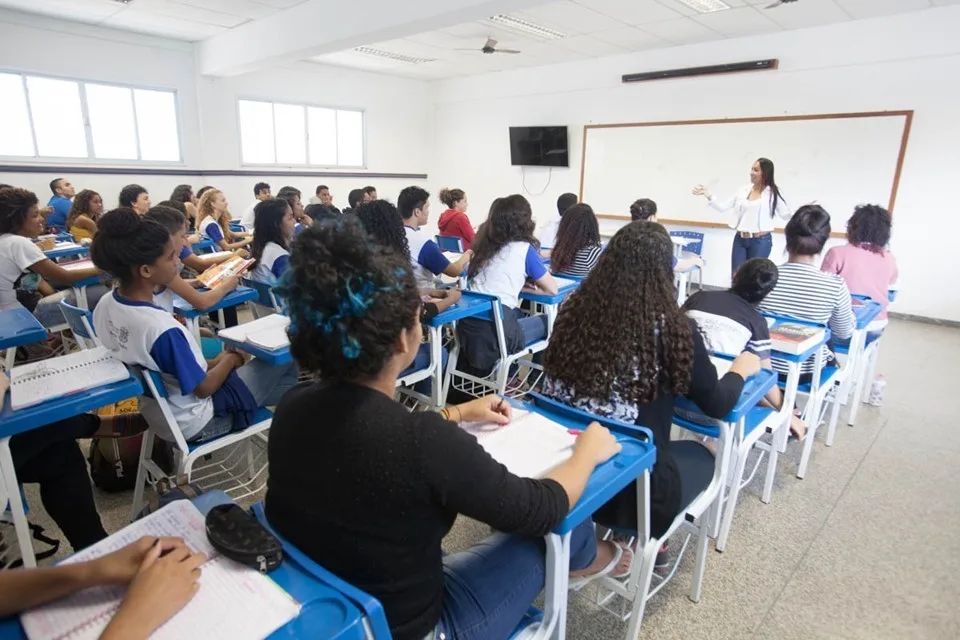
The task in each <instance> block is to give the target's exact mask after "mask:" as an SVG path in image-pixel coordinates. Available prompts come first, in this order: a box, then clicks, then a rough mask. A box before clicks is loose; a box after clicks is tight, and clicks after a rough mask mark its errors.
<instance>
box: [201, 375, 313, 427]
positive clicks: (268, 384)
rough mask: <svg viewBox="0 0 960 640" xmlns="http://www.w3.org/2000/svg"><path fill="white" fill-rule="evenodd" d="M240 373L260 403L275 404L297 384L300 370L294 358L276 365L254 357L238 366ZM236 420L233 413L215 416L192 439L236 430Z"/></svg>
mask: <svg viewBox="0 0 960 640" xmlns="http://www.w3.org/2000/svg"><path fill="white" fill-rule="evenodd" d="M237 375H238V376H240V379H241V380H243V384H245V385H247V389H249V390H250V395H252V396H253V399H254V400H256V402H257V406H258V407H272V406H274V405H276V404H278V403H279V402H280V398H282V397H283V394H285V393H286V392H287V391H289V390H290V388H291V387H293V386H294V385H295V384H297V378H298V377H299V375H300V374H299V372H298V371H297V365H296V363H294V362H291V363H289V364H284V365H279V366H276V365H272V364H269V363H266V362H264V361H263V360H257V359H256V358H254V359H253V360H251V361H250V362H248V363H247V364H245V365H243V366H242V367H240V368H239V369H237ZM233 421H234V417H233V416H232V415H231V416H220V417H214V418H212V419H211V420H210V422H208V423H207V424H205V425H204V426H203V429H202V430H201V431H200V433H198V434H197V435H195V436H194V437H192V438H190V442H194V443H198V442H207V441H209V440H214V439H216V438H219V437H220V436H223V435H226V434H228V433H230V432H231V431H233Z"/></svg>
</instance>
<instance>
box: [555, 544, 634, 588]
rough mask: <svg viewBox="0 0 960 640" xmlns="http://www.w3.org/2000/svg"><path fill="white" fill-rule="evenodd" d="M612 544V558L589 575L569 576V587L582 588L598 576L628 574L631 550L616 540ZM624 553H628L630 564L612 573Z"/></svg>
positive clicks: (613, 576)
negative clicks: (613, 547)
mask: <svg viewBox="0 0 960 640" xmlns="http://www.w3.org/2000/svg"><path fill="white" fill-rule="evenodd" d="M613 545H614V546H615V547H616V551H615V552H614V554H613V558H612V559H611V560H610V562H608V563H607V564H606V565H605V566H604V567H603V568H602V569H600V570H599V571H597V572H596V573H591V574H590V575H587V576H577V577H573V576H571V577H570V585H569V588H570V589H573V590H577V589H582V588H583V587H585V586H587V585H588V584H590V583H591V582H594V581H595V580H599V579H600V578H602V577H604V576H608V575H609V576H610V577H611V578H623V577H626V576H628V575H629V574H630V567H631V566H632V564H633V550H632V549H630V548H629V547H625V546H623V545H620V544H617V543H616V542H614V543H613ZM624 553H629V554H630V558H631V561H630V564H628V565H627V569H626V571H625V572H623V571H621V572H620V573H617V574H614V573H613V571H614V569H616V568H617V565H618V564H620V560H622V559H623V554H624Z"/></svg>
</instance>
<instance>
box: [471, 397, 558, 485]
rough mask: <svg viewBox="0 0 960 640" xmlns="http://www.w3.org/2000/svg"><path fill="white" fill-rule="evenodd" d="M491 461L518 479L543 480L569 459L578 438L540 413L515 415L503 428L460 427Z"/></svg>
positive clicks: (490, 426) (485, 424)
mask: <svg viewBox="0 0 960 640" xmlns="http://www.w3.org/2000/svg"><path fill="white" fill-rule="evenodd" d="M462 428H463V429H464V430H465V431H467V432H468V433H471V434H472V435H474V436H475V437H476V438H477V442H479V443H480V446H481V447H483V448H484V449H485V450H486V452H487V453H489V454H490V455H491V456H492V457H493V459H494V460H496V461H497V462H499V463H501V464H502V465H504V466H505V467H506V468H507V469H508V470H509V471H510V473H512V474H514V475H516V476H520V477H521V478H543V477H545V476H546V475H547V474H548V473H550V472H551V471H553V470H554V469H556V468H557V467H558V466H560V465H561V464H563V463H564V462H566V461H567V460H569V459H570V456H572V455H573V443H574V442H576V439H577V436H576V435H574V434H572V433H570V431H569V430H568V429H567V428H566V427H564V426H563V425H560V424H557V423H556V422H554V421H553V420H550V419H549V418H545V417H544V416H542V415H540V414H539V413H533V412H515V414H514V417H513V421H511V422H510V424H508V425H506V426H504V427H498V426H497V425H495V424H492V423H483V424H479V423H467V424H464V425H463V427H462Z"/></svg>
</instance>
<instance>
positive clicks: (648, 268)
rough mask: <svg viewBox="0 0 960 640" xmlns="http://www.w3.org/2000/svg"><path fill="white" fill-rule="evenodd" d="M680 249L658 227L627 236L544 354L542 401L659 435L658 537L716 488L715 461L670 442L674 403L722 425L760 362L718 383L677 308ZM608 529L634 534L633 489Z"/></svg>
mask: <svg viewBox="0 0 960 640" xmlns="http://www.w3.org/2000/svg"><path fill="white" fill-rule="evenodd" d="M672 256H673V245H672V243H671V242H670V236H669V235H668V234H667V231H666V229H664V228H663V227H662V226H660V225H659V224H656V223H651V222H633V223H631V224H628V225H627V226H625V227H623V228H622V229H620V231H619V232H617V234H616V235H615V236H614V237H613V239H612V240H611V241H610V244H609V245H607V248H606V250H605V251H604V252H603V255H601V257H600V261H599V262H598V263H597V266H596V267H595V268H594V269H593V271H592V272H591V273H590V275H589V277H587V279H586V280H584V281H583V283H581V285H580V287H579V288H578V289H577V291H575V292H574V293H573V294H572V295H571V296H570V297H569V298H568V299H567V301H566V303H564V305H563V306H562V307H561V308H560V314H559V316H558V317H557V322H556V325H555V326H554V330H553V335H552V336H551V338H550V346H549V347H548V348H547V353H546V358H545V359H544V368H545V370H546V373H547V378H546V381H545V384H544V393H545V394H546V395H548V396H550V397H552V398H555V399H557V400H558V401H560V402H563V403H564V404H568V405H571V406H573V407H576V408H578V409H582V410H584V411H587V412H589V413H592V414H596V415H600V416H604V417H608V418H614V419H616V420H620V421H622V422H628V423H636V424H638V425H642V426H644V427H648V428H649V429H651V430H652V431H653V434H654V442H655V444H656V445H657V462H656V464H655V465H654V468H653V472H652V474H651V494H650V499H651V508H650V523H651V528H652V534H653V535H654V536H659V535H661V534H663V533H664V532H665V531H666V530H667V528H668V527H669V526H670V523H671V522H673V519H674V518H675V517H676V515H677V514H678V513H679V512H680V510H681V509H683V508H684V507H685V506H686V505H687V504H689V503H690V501H691V500H692V499H693V498H694V497H696V496H697V495H698V494H699V493H700V492H701V491H702V490H703V489H704V488H706V486H707V485H708V484H709V483H710V479H711V477H712V476H713V468H714V461H713V454H712V453H711V452H710V451H709V450H708V449H707V448H706V447H704V446H703V445H702V444H701V443H699V442H695V441H692V440H680V441H676V442H672V441H671V440H670V426H671V424H672V418H673V404H674V400H675V398H676V397H677V396H686V397H688V398H690V399H691V400H693V401H694V402H696V403H697V405H699V406H700V408H701V409H702V410H703V411H704V413H706V414H707V415H708V416H711V417H714V418H721V417H723V416H724V415H726V414H727V413H728V412H729V411H730V410H731V409H732V408H733V407H734V405H735V404H736V402H737V399H738V398H739V397H740V392H741V390H742V389H743V383H744V380H746V379H747V378H748V377H749V376H751V375H753V374H755V373H756V372H757V371H759V369H760V359H759V358H757V356H755V355H754V354H751V353H743V354H741V355H740V356H738V357H737V359H736V360H735V361H734V363H733V366H732V367H731V368H730V371H729V373H727V374H725V375H724V376H723V377H722V378H719V379H718V376H717V370H716V368H715V367H714V366H713V363H712V362H711V361H710V357H709V355H708V354H707V350H706V348H705V347H704V344H703V339H702V338H701V337H700V333H699V332H698V331H697V329H696V324H695V323H694V321H693V320H691V319H689V318H687V317H686V316H685V315H684V313H683V312H682V311H681V310H680V309H678V308H677V303H676V292H675V291H674V288H673V273H672V269H671V258H672ZM594 519H595V520H596V521H597V522H598V523H600V524H603V525H605V526H609V527H614V528H618V529H635V528H636V523H637V498H636V486H635V485H631V486H630V487H628V488H627V489H625V490H624V491H622V492H621V493H620V494H618V495H617V496H616V497H614V498H613V499H612V500H611V501H610V502H608V503H607V504H606V505H604V506H603V507H601V508H600V510H599V511H597V513H596V514H595V517H594Z"/></svg>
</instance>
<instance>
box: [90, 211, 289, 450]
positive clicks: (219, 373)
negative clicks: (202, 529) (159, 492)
mask: <svg viewBox="0 0 960 640" xmlns="http://www.w3.org/2000/svg"><path fill="white" fill-rule="evenodd" d="M177 254H178V249H177V245H176V244H175V242H174V240H173V238H171V237H170V232H169V231H167V229H166V228H165V227H164V226H163V225H161V224H160V223H158V222H156V221H155V220H151V219H149V218H141V217H140V216H138V215H137V214H136V213H135V212H134V211H133V210H131V209H116V210H114V211H111V212H109V213H107V214H105V215H104V216H103V217H102V218H101V219H100V231H99V232H98V233H97V236H96V237H95V238H94V239H93V246H92V248H91V249H90V255H91V256H92V257H93V262H94V263H95V264H96V265H97V266H98V267H100V268H101V269H103V270H105V271H108V272H109V273H112V274H113V275H114V276H115V277H116V278H117V279H118V280H119V284H118V285H117V288H115V289H114V290H113V293H111V294H110V295H107V296H104V297H103V299H102V300H101V301H100V304H98V305H97V308H96V309H95V310H94V312H93V324H94V328H95V329H96V332H97V336H98V337H99V338H100V340H101V341H102V342H103V344H104V346H106V347H107V348H109V349H110V350H111V351H113V352H114V353H115V354H116V356H117V357H118V358H120V360H122V361H123V362H124V363H126V364H129V365H138V366H141V367H144V368H146V369H150V370H152V371H156V372H158V373H160V374H161V376H162V378H163V384H164V386H165V387H166V390H167V393H168V394H169V398H168V402H169V403H170V408H171V410H172V411H173V417H174V419H175V420H176V421H177V424H178V426H179V427H180V431H181V432H182V433H183V437H184V439H186V440H187V441H188V442H205V441H208V440H213V439H215V438H218V437H220V436H222V435H225V434H227V433H230V432H232V431H240V430H242V429H245V428H246V427H248V426H249V425H250V423H251V421H252V420H253V416H254V414H255V413H256V411H257V409H258V408H259V407H262V406H272V405H275V404H276V403H277V402H279V401H280V397H281V396H282V395H283V394H284V393H285V392H286V391H287V390H288V389H290V388H291V387H292V386H293V385H294V384H296V381H297V368H296V365H294V364H292V363H291V364H289V365H281V366H274V365H270V364H266V363H264V362H262V361H260V360H258V359H253V360H251V361H250V362H247V358H246V357H245V356H244V355H243V354H242V353H240V352H237V351H231V350H224V351H223V352H222V353H221V354H220V355H219V356H217V357H216V358H215V359H213V360H210V361H207V360H205V359H204V357H203V352H202V350H201V347H200V345H199V344H197V342H196V341H195V340H194V338H193V336H192V335H191V334H190V332H189V331H187V329H186V328H185V327H184V326H183V325H182V324H180V323H179V322H177V320H176V319H175V318H174V317H173V316H172V315H171V314H170V313H168V312H167V311H166V310H164V309H161V308H160V307H158V306H155V305H154V302H153V296H154V291H155V290H156V289H158V288H160V287H167V286H170V284H171V282H173V281H174V279H175V278H177V277H178V275H177V267H178V266H179V260H178V258H177ZM143 402H145V403H146V406H145V407H144V413H148V414H149V412H151V411H156V406H155V405H153V403H152V402H151V401H149V400H144V401H143Z"/></svg>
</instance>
